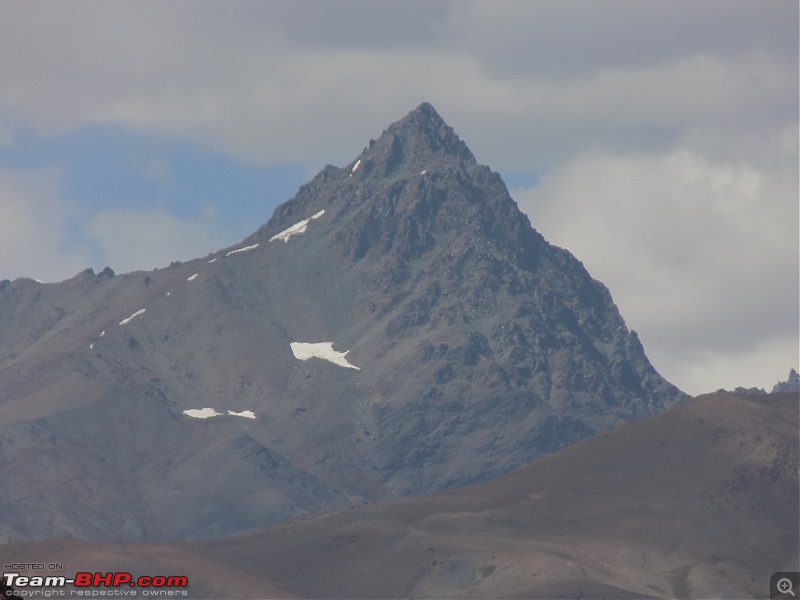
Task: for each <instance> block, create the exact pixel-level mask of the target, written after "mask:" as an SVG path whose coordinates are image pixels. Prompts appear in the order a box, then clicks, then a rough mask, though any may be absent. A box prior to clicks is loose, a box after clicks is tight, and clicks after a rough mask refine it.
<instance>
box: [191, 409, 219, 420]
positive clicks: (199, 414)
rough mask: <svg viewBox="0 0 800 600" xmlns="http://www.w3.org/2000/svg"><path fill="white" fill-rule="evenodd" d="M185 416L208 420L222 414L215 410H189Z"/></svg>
mask: <svg viewBox="0 0 800 600" xmlns="http://www.w3.org/2000/svg"><path fill="white" fill-rule="evenodd" d="M183 414H185V415H188V416H190V417H194V418H195V419H207V418H209V417H218V416H220V415H221V414H222V413H219V412H217V411H216V410H214V409H213V408H189V409H187V410H185V411H183Z"/></svg>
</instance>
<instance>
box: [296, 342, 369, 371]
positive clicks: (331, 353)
mask: <svg viewBox="0 0 800 600" xmlns="http://www.w3.org/2000/svg"><path fill="white" fill-rule="evenodd" d="M291 346H292V353H293V354H294V357H295V358H299V359H300V360H308V359H309V358H321V359H322V360H327V361H330V362H332V363H333V364H335V365H339V366H340V367H345V368H347V369H355V370H356V371H360V370H361V369H360V368H359V367H357V366H355V365H353V364H350V363H349V362H347V359H346V358H345V356H347V352H349V350H348V351H346V352H337V351H336V350H334V349H333V342H318V343H306V342H292V343H291Z"/></svg>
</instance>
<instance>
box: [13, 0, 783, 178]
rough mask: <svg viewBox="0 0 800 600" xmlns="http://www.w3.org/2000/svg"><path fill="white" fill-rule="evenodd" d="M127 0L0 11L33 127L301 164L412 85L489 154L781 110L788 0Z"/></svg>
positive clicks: (768, 115)
mask: <svg viewBox="0 0 800 600" xmlns="http://www.w3.org/2000/svg"><path fill="white" fill-rule="evenodd" d="M141 6H142V5H141V4H140V3H125V2H121V3H115V4H114V5H113V6H106V5H104V4H98V3H84V2H75V3H70V5H69V6H66V5H65V6H61V5H54V6H48V7H47V13H48V15H47V18H44V17H45V15H43V14H41V12H42V9H41V8H37V7H35V6H33V7H29V5H17V6H15V7H14V9H13V10H10V11H8V14H6V15H4V17H5V18H4V20H3V23H2V24H0V52H2V53H3V54H4V55H7V56H14V57H15V60H13V61H6V62H5V63H3V65H2V66H0V78H2V80H3V81H4V86H3V87H2V89H0V108H2V109H5V110H6V111H9V112H10V113H13V114H14V115H16V116H17V118H18V119H19V120H21V121H23V122H26V123H31V124H34V125H35V126H36V127H37V128H39V129H40V130H58V129H60V128H61V129H63V128H74V127H76V126H78V125H79V124H81V123H84V122H87V121H89V122H95V123H113V124H115V125H121V126H124V127H128V128H131V129H135V130H137V131H142V132H145V133H147V134H148V135H151V136H156V137H177V138H180V139H184V140H190V141H192V142H194V143H197V144H199V145H201V146H203V147H205V148H208V149H212V150H216V151H218V152H224V153H226V154H228V155H230V156H234V157H236V158H237V159H239V160H244V161H248V162H251V163H258V164H267V163H276V162H282V163H286V162H303V163H304V164H306V165H307V166H308V167H309V169H310V170H311V171H315V170H316V169H317V168H319V167H320V166H321V165H322V164H324V163H326V162H334V161H335V162H338V163H340V164H342V163H345V162H347V161H348V160H350V159H351V158H352V156H353V155H354V153H357V151H358V150H359V149H360V147H361V145H363V143H364V141H365V140H366V139H369V137H372V136H375V135H376V134H377V133H379V131H380V129H381V128H383V127H384V126H385V125H386V124H387V123H388V122H389V121H391V120H394V119H396V118H398V117H399V116H401V115H403V114H404V113H405V112H406V111H408V110H410V109H411V108H413V107H414V106H416V105H417V104H418V103H419V102H420V101H422V100H429V101H431V102H433V103H434V105H435V106H437V108H439V109H440V110H441V111H442V113H443V115H444V116H445V118H446V119H447V120H448V121H449V122H451V124H452V125H453V126H454V127H455V128H456V130H457V131H459V132H460V133H461V134H462V135H463V136H464V137H465V138H466V139H468V140H470V139H480V140H483V150H482V152H480V156H481V157H482V160H484V161H486V162H489V163H490V164H492V165H493V166H495V167H496V168H530V167H532V166H533V167H535V168H537V169H540V170H541V169H549V168H552V167H553V166H554V165H556V164H558V163H559V162H561V161H563V160H566V159H567V158H568V157H569V156H571V155H572V154H574V153H575V152H576V151H581V150H583V149H585V148H586V147H587V146H598V145H600V146H604V147H608V148H612V149H616V150H621V151H632V150H636V151H642V150H653V149H656V148H661V149H663V148H664V147H667V146H669V145H670V144H673V143H674V141H675V139H676V138H680V137H681V136H685V135H689V133H690V132H693V133H694V135H695V136H699V135H700V133H698V131H696V130H695V128H700V129H703V128H704V129H703V130H704V131H706V133H708V132H709V129H710V128H709V126H708V125H709V124H711V125H712V127H713V129H714V130H718V129H719V128H722V129H725V130H729V129H738V128H745V129H747V128H754V129H758V128H763V127H764V126H765V125H767V126H771V125H772V124H773V123H774V122H775V120H776V119H777V120H778V121H785V120H786V119H791V120H795V121H796V106H795V104H794V103H793V102H792V99H793V98H794V97H795V95H796V90H797V59H796V43H792V41H793V40H795V38H796V34H794V33H793V32H794V31H795V29H796V27H795V23H796V19H795V20H792V16H793V15H794V13H796V8H794V7H792V5H791V3H786V4H784V3H778V2H776V3H770V5H769V6H768V7H764V6H762V5H758V6H756V5H754V4H752V3H748V2H728V1H726V2H711V1H709V2H704V3H701V4H697V3H686V2H676V3H670V4H653V3H644V4H642V3H638V2H625V1H616V0H612V1H611V2H605V3H592V4H591V5H589V6H587V5H586V4H585V3H580V4H576V3H573V2H568V1H567V2H564V1H561V0H559V1H558V2H549V1H546V2H536V3H531V2H441V3H434V4H431V3H420V2H409V3H406V2H404V3H374V2H354V1H348V2H344V3H338V2H337V3H330V2H270V3H252V2H226V3H225V4H224V5H223V4H218V3H210V2H195V3H191V4H184V3H181V2H174V3H169V4H163V3H159V4H152V5H148V6H149V7H150V9H152V10H142V8H141ZM31 32H36V34H37V35H36V38H35V40H36V43H31ZM795 42H796V40H795ZM765 121H766V122H765ZM532 140H535V143H534V144H532V143H531V141H532ZM710 146H711V144H709V147H710ZM717 146H718V147H726V145H725V144H717ZM727 147H728V148H730V146H727Z"/></svg>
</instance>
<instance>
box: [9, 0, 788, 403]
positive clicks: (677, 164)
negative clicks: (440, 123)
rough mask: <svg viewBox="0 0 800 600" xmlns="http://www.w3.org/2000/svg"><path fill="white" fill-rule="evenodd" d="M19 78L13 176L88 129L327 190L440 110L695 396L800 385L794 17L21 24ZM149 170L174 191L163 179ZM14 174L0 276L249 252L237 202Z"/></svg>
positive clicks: (99, 19)
mask: <svg viewBox="0 0 800 600" xmlns="http://www.w3.org/2000/svg"><path fill="white" fill-rule="evenodd" d="M0 57H2V59H0V81H3V85H2V86H0V150H2V149H5V150H6V156H8V155H9V154H8V151H9V149H10V150H11V155H12V156H13V150H14V149H15V147H16V146H15V144H16V145H20V141H19V140H20V139H21V136H22V133H23V132H25V131H33V132H35V135H37V136H39V137H40V138H42V139H44V140H45V141H46V140H48V139H52V140H55V139H63V137H64V136H66V135H69V134H71V133H73V132H75V131H81V130H82V128H85V127H87V126H90V125H91V126H94V127H101V128H108V130H109V131H115V132H120V131H121V132H130V133H132V134H136V135H138V136H144V138H145V139H151V140H152V142H153V144H154V147H155V146H157V145H158V144H163V143H165V142H167V143H168V142H173V141H178V142H180V143H184V144H189V145H190V146H192V147H193V148H196V149H197V151H199V152H206V153H209V154H213V155H219V156H225V157H228V158H229V159H231V160H234V161H237V162H238V163H241V164H242V165H248V166H255V167H258V166H263V167H271V168H274V167H275V166H279V165H299V166H301V167H302V169H303V171H304V172H305V174H306V176H307V177H310V176H312V175H313V174H314V173H315V172H316V171H317V170H318V169H319V168H321V167H322V166H323V165H324V164H325V163H334V164H340V165H341V164H346V163H347V162H349V161H350V160H351V159H352V158H353V157H354V156H355V155H356V154H358V152H359V151H360V150H361V148H362V147H363V146H365V145H366V143H367V142H368V140H369V139H370V138H371V137H377V135H379V134H380V132H381V131H382V130H383V129H384V128H385V127H386V126H387V125H388V124H389V123H390V122H392V121H394V120H397V119H398V118H400V117H402V116H403V115H404V114H405V113H407V112H408V111H409V110H411V109H413V108H414V107H415V106H416V105H418V104H419V103H420V102H421V101H423V100H427V101H430V102H432V103H433V104H434V106H435V107H436V108H437V110H438V111H439V112H440V113H441V114H442V116H443V117H444V118H445V119H446V120H447V121H448V123H449V124H450V125H452V126H453V127H454V128H455V130H456V131H457V132H458V133H459V135H461V137H462V138H463V139H464V140H465V141H466V142H467V144H468V145H469V146H470V147H471V148H472V150H473V151H474V152H475V154H476V156H477V157H478V160H479V161H480V162H482V163H485V164H488V165H490V166H491V167H492V168H494V169H495V170H498V171H500V173H501V174H503V175H505V176H506V178H507V180H508V181H509V183H510V185H512V187H513V188H514V189H512V195H514V197H515V198H516V199H517V201H518V202H519V204H520V206H521V208H522V209H523V210H525V211H526V212H527V213H528V215H529V216H530V219H531V222H532V223H533V225H534V227H536V228H537V229H539V230H540V231H541V232H542V233H543V234H544V235H545V237H547V238H548V239H549V240H550V241H551V242H553V243H555V244H558V245H561V246H564V247H566V248H568V249H569V250H571V251H572V252H573V253H574V254H576V256H578V258H580V259H581V260H583V261H584V263H585V264H586V265H587V267H588V268H589V270H590V272H591V273H592V275H593V276H594V277H595V278H597V279H599V280H601V281H603V282H604V283H606V285H608V287H609V288H610V290H611V292H612V295H613V296H614V298H615V301H616V302H617V303H618V305H619V306H620V309H621V311H622V314H623V317H625V319H626V320H627V321H628V323H629V325H630V326H631V327H633V328H635V329H637V330H638V331H639V332H640V336H641V338H642V340H643V343H644V344H645V348H646V350H647V352H648V354H649V355H650V357H651V359H652V360H653V362H654V364H655V366H656V368H658V369H659V370H660V371H662V373H663V374H664V375H665V376H667V377H668V378H669V379H670V380H671V381H673V382H674V383H676V384H677V385H678V386H679V387H682V388H683V389H685V390H686V391H689V392H691V393H700V392H703V391H710V390H713V389H716V388H718V387H734V386H736V385H745V386H752V385H757V386H760V387H771V385H772V384H773V383H774V382H775V381H777V380H778V379H779V378H785V376H786V374H787V372H788V369H789V368H790V367H792V366H794V367H797V366H798V360H799V359H798V327H799V325H798V270H799V267H798V168H797V164H798V120H797V115H798V5H797V2H795V1H794V0H786V1H783V0H769V1H766V2H755V1H746V2H739V1H736V0H720V1H697V0H693V1H691V2H688V1H687V2H684V1H669V2H666V1H664V2H645V1H631V0H627V1H622V0H600V1H593V2H583V1H569V0H554V1H548V2H545V1H531V0H521V1H518V2H505V1H502V0H499V1H498V0H491V1H490V0H483V1H476V2H459V1H446V0H443V1H433V2H421V1H403V2H399V1H398V2H374V1H369V0H364V1H344V0H342V1H336V2H328V1H322V0H320V1H316V2H308V1H296V0H292V1H285V2H261V1H258V2H256V1H253V2H239V1H228V2H225V3H220V2H204V1H192V2H180V1H174V2H170V3H163V2H141V1H138V2H114V3H99V2H82V1H73V2H70V3H56V2H51V3H44V2H42V3H24V4H23V3H17V4H12V5H9V6H6V7H5V10H4V12H3V19H2V20H0ZM115 139H116V138H114V136H113V135H109V143H114V140H115ZM121 139H122V138H120V140H121ZM118 143H123V142H122V141H119V142H118ZM74 151H75V152H77V153H80V152H82V151H84V149H82V148H79V147H78V148H75V149H74ZM137 160H138V163H137V164H136V165H135V167H136V168H137V169H138V170H139V171H140V173H141V177H142V178H143V179H146V180H148V181H151V182H153V181H155V182H159V184H160V185H161V188H162V189H161V192H160V193H162V194H169V186H168V185H166V184H165V182H169V181H171V180H172V179H174V177H175V174H174V173H173V171H172V170H171V167H170V164H169V160H168V159H166V158H165V157H164V156H162V155H161V154H159V152H157V151H155V150H154V152H153V156H152V159H148V160H147V161H142V160H141V158H138V159H137ZM0 169H2V170H0V194H2V195H0V218H1V219H2V221H1V222H0V232H2V238H0V251H2V257H0V277H17V276H21V275H29V276H33V277H39V278H42V279H45V280H55V279H62V278H66V277H69V276H71V275H72V274H74V273H75V272H77V271H78V270H80V269H81V268H85V266H88V265H92V266H95V267H102V266H103V264H98V261H100V262H101V263H105V262H109V263H110V264H111V265H112V266H113V267H114V268H115V269H117V270H129V269H134V268H152V267H155V266H160V265H163V264H167V263H169V262H170V261H171V260H176V259H182V258H188V257H189V256H187V253H193V254H194V255H203V254H205V253H206V252H208V251H211V250H214V249H215V248H216V247H218V246H219V245H223V244H227V243H233V242H234V241H235V240H232V239H229V238H227V237H226V235H230V231H219V230H217V229H215V226H214V224H215V219H214V218H213V215H214V214H215V213H214V211H217V212H216V214H217V215H219V214H222V213H224V212H225V211H226V199H225V198H223V197H220V198H219V200H218V204H217V205H215V206H208V205H207V203H205V202H204V203H202V206H198V207H196V208H192V210H187V211H185V212H183V213H181V212H180V211H177V210H173V209H171V208H169V206H170V205H169V202H166V203H164V202H162V203H159V202H154V200H153V198H152V197H142V198H141V199H140V200H138V201H137V200H135V199H131V200H129V201H127V204H126V205H125V206H119V205H118V204H117V205H114V206H108V207H103V206H99V207H98V206H94V205H93V206H91V207H89V206H87V205H86V203H85V202H84V201H83V200H82V198H80V197H71V196H70V194H68V193H67V192H66V191H65V190H66V187H65V185H64V182H65V181H70V180H71V179H70V178H75V177H78V174H76V173H70V172H64V166H63V164H58V161H55V164H52V165H43V166H40V167H38V170H32V169H31V168H30V167H25V168H21V167H18V166H17V165H15V164H14V161H13V160H7V161H6V162H5V163H4V164H3V163H0ZM533 181H536V182H537V184H536V185H535V186H534V185H532V183H531V182H533ZM515 182H517V183H515ZM524 186H527V187H524ZM283 199H285V198H282V200H283ZM227 203H228V204H229V201H228V202H227ZM192 211H194V212H192ZM76 215H77V217H76ZM209 215H212V216H209ZM267 216H268V215H267ZM264 220H266V218H265V219H264ZM260 224H261V223H260V222H258V223H252V224H247V231H252V230H254V229H255V228H256V227H258V226H259V225H260ZM143 230H147V231H148V235H150V236H151V237H152V236H156V237H158V239H160V240H161V242H160V243H149V244H147V247H146V248H145V247H144V246H143V245H142V243H140V242H139V240H142V239H143V238H142V236H143Z"/></svg>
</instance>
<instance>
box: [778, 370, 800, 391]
mask: <svg viewBox="0 0 800 600" xmlns="http://www.w3.org/2000/svg"><path fill="white" fill-rule="evenodd" d="M798 391H800V375H798V374H797V371H795V370H794V369H791V370H790V371H789V377H788V378H787V379H786V381H780V382H778V383H776V384H775V385H774V386H773V388H772V393H773V394H775V393H778V392H798Z"/></svg>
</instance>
